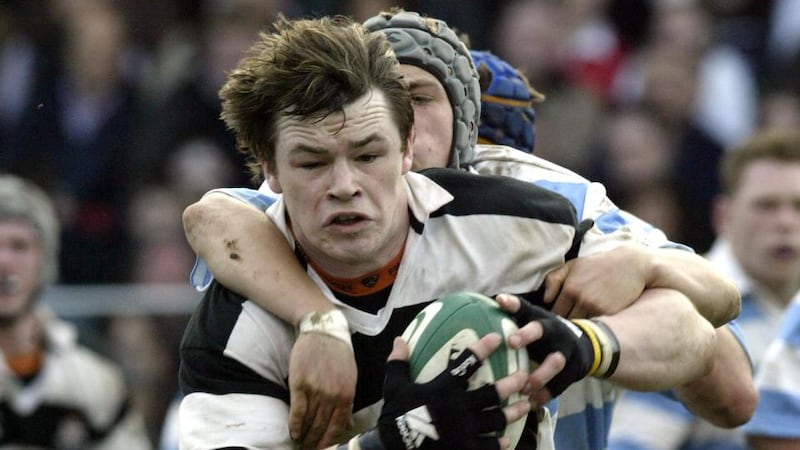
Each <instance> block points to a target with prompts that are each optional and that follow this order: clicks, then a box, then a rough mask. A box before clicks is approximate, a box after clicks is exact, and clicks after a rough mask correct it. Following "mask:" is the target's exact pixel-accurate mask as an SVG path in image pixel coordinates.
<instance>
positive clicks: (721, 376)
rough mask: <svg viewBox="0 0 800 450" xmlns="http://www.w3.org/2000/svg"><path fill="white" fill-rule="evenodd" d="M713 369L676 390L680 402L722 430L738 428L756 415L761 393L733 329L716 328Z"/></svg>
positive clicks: (748, 360)
mask: <svg viewBox="0 0 800 450" xmlns="http://www.w3.org/2000/svg"><path fill="white" fill-rule="evenodd" d="M716 335H717V345H716V351H715V352H714V367H713V369H712V370H711V372H710V373H709V374H708V375H706V376H703V377H701V378H699V379H697V380H695V381H692V382H689V383H686V384H684V385H681V386H678V387H677V388H675V394H676V395H677V397H678V399H680V400H681V402H682V403H683V404H684V406H686V408H688V409H689V410H690V411H691V412H692V413H694V414H695V415H697V416H700V417H702V418H704V419H706V420H708V421H709V422H711V423H713V424H714V425H717V426H720V427H726V428H731V427H736V426H739V425H742V424H744V423H745V422H747V421H748V420H750V417H751V416H752V415H753V412H754V411H755V408H756V403H758V391H757V390H756V386H755V384H754V382H753V376H752V368H751V366H750V359H749V358H748V356H747V354H746V353H745V351H744V349H743V348H742V346H741V344H740V343H739V341H738V339H736V337H734V335H733V333H731V331H730V329H729V328H728V327H727V326H725V327H720V328H717V330H716Z"/></svg>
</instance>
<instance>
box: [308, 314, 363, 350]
mask: <svg viewBox="0 0 800 450" xmlns="http://www.w3.org/2000/svg"><path fill="white" fill-rule="evenodd" d="M298 328H299V330H300V334H304V333H320V334H325V335H328V336H331V337H333V338H336V339H339V340H340V341H342V342H346V343H347V345H348V346H349V347H350V350H352V349H353V342H352V341H351V339H350V326H349V325H348V323H347V319H346V318H345V317H344V313H342V312H341V311H339V310H338V309H331V310H328V311H314V312H310V313H308V314H306V315H305V316H304V317H303V318H302V319H301V320H300V326H299V327H298Z"/></svg>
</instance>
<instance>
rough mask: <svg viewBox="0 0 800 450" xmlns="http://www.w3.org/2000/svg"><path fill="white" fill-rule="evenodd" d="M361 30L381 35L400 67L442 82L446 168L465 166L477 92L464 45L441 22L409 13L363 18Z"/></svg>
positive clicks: (474, 135) (472, 141)
mask: <svg viewBox="0 0 800 450" xmlns="http://www.w3.org/2000/svg"><path fill="white" fill-rule="evenodd" d="M364 27H365V28H366V29H367V30H369V31H381V32H383V33H384V34H385V35H386V37H387V38H388V40H389V43H390V44H391V46H392V49H394V52H395V54H396V55H397V60H398V61H400V63H401V64H410V65H413V66H417V67H419V68H421V69H424V70H425V71H427V72H430V73H431V74H433V75H434V76H435V77H436V78H437V79H438V80H439V82H440V83H442V86H444V90H445V91H446V92H447V97H448V98H449V100H450V105H452V107H453V147H452V148H451V151H450V161H449V163H448V166H450V167H456V168H457V167H465V166H468V165H469V164H470V163H471V162H472V158H473V148H474V147H475V144H476V142H477V140H478V120H479V119H480V105H481V101H480V98H481V92H480V84H479V83H478V73H477V72H476V71H475V66H474V65H473V64H472V58H471V57H470V54H469V50H468V49H467V46H466V45H465V44H464V43H463V42H462V41H461V40H460V39H459V38H458V36H457V35H456V33H455V32H454V31H453V30H452V29H451V28H450V27H448V26H447V24H446V23H445V22H442V21H441V20H437V19H432V18H429V17H425V18H423V17H422V16H420V15H419V14H418V13H415V12H411V11H400V12H395V13H391V12H389V13H386V12H385V13H381V14H379V15H377V16H374V17H371V18H370V19H367V20H366V21H365V22H364Z"/></svg>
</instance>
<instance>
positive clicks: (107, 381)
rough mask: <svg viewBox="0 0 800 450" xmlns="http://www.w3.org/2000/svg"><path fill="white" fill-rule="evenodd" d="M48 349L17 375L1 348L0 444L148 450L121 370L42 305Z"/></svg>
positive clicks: (138, 416) (146, 440) (142, 424)
mask: <svg viewBox="0 0 800 450" xmlns="http://www.w3.org/2000/svg"><path fill="white" fill-rule="evenodd" d="M38 314H39V315H40V316H41V318H42V322H43V324H44V327H45V334H46V345H47V351H46V353H45V355H44V362H43V365H42V367H41V369H40V370H39V372H38V373H37V374H36V375H34V376H33V377H32V378H31V379H28V380H21V379H19V378H17V377H16V375H15V374H14V373H13V372H11V371H10V369H9V368H8V366H7V365H6V363H5V358H3V357H2V355H1V354H0V448H3V449H5V448H17V449H18V448H59V449H62V448H63V449H90V450H116V449H126V450H128V449H130V450H147V449H150V448H151V444H150V442H149V440H148V437H147V435H146V433H145V429H144V421H143V419H142V417H141V416H140V415H139V414H138V413H136V412H135V410H133V409H132V408H131V398H130V395H129V390H128V385H127V383H126V380H125V377H124V375H123V373H122V370H121V369H120V368H119V367H118V366H117V365H115V364H114V363H112V362H111V361H109V360H107V359H105V358H103V357H101V356H99V355H98V354H96V353H94V352H92V351H90V350H89V349H87V348H85V347H82V346H80V345H79V344H78V342H77V337H76V336H77V333H76V332H75V329H74V327H73V326H72V325H71V324H68V323H66V322H64V321H61V320H58V319H57V318H55V317H54V316H53V315H52V314H50V313H48V312H46V311H44V310H42V311H39V312H38Z"/></svg>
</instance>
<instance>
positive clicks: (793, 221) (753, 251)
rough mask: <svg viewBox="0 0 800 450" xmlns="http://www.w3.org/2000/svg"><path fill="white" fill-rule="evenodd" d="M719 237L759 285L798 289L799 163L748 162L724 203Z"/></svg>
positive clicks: (799, 235)
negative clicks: (732, 192)
mask: <svg viewBox="0 0 800 450" xmlns="http://www.w3.org/2000/svg"><path fill="white" fill-rule="evenodd" d="M722 232H723V234H724V235H725V236H726V237H728V239H730V241H731V243H732V246H733V251H734V253H735V255H736V258H737V259H738V260H739V261H740V262H741V265H742V267H743V268H744V269H745V271H747V272H748V274H750V275H751V276H752V277H753V278H755V279H756V280H757V281H758V282H760V283H762V284H764V285H766V286H769V287H770V288H771V289H776V290H778V289H780V290H785V289H790V290H792V291H793V290H796V289H798V288H800V163H798V162H794V163H786V162H782V161H772V160H761V161H755V162H753V163H751V164H750V166H748V167H747V168H746V169H745V171H744V173H742V179H741V182H740V187H739V190H738V191H737V192H736V193H735V194H734V195H733V197H732V198H731V199H729V200H728V206H727V213H726V216H725V219H724V223H723V229H722Z"/></svg>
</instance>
